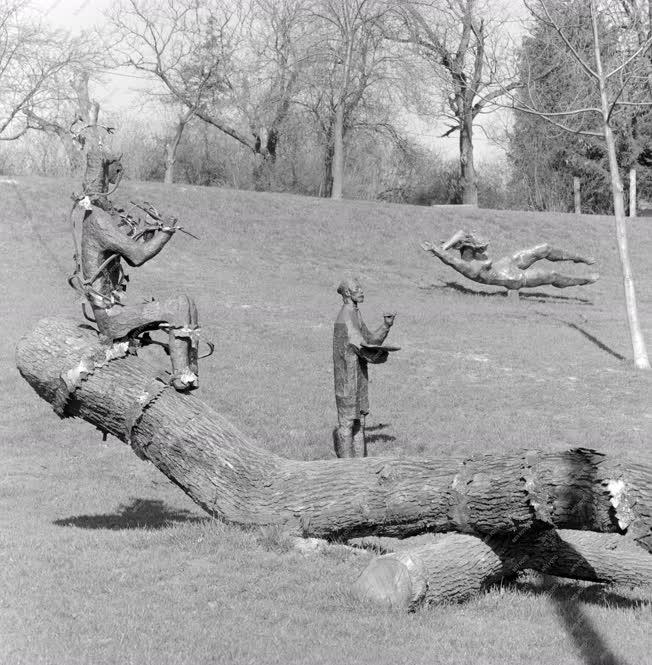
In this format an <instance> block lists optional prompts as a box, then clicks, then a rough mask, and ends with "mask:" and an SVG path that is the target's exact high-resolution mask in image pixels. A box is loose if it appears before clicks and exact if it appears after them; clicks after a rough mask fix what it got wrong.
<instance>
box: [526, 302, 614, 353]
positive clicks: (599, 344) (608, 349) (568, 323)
mask: <svg viewBox="0 0 652 665" xmlns="http://www.w3.org/2000/svg"><path fill="white" fill-rule="evenodd" d="M537 313H538V314H539V316H543V317H546V318H552V319H553V320H554V321H557V322H558V323H561V324H563V325H565V326H568V327H569V328H572V329H573V330H577V332H578V333H580V334H581V335H583V336H584V337H586V339H588V340H589V342H591V343H592V344H595V345H596V346H597V347H598V348H599V349H600V350H601V351H604V352H605V353H608V354H609V355H610V356H613V357H614V358H617V359H618V360H626V358H625V356H622V355H621V354H620V353H618V351H614V350H613V349H612V348H611V347H609V346H607V345H606V344H605V343H604V342H602V341H600V340H599V339H598V338H597V337H596V336H595V335H592V334H591V333H590V332H587V331H586V330H584V328H582V327H580V326H578V325H577V324H576V323H573V322H572V321H565V320H564V319H558V318H556V317H554V316H552V317H551V316H550V314H544V313H543V312H537Z"/></svg>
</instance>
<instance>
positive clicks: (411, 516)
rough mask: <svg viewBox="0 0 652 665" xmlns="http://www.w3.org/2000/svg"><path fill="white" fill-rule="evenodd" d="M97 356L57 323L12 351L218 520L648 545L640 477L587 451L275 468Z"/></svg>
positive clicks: (645, 481) (82, 338)
mask: <svg viewBox="0 0 652 665" xmlns="http://www.w3.org/2000/svg"><path fill="white" fill-rule="evenodd" d="M98 357H100V358H104V357H105V353H104V348H103V347H102V346H101V345H100V344H99V341H98V338H97V335H96V334H95V332H94V331H92V330H89V329H88V327H85V326H80V325H78V324H77V323H76V322H74V321H70V320H66V319H44V320H42V321H41V322H39V324H38V325H37V327H36V328H35V330H34V331H33V332H31V333H30V334H28V335H26V336H25V337H24V338H23V339H22V340H21V341H20V343H19V345H18V348H17V365H18V369H19V370H20V372H21V374H22V375H23V377H24V378H25V379H26V380H27V381H28V382H29V383H30V385H31V386H32V387H33V388H34V389H35V390H36V392H37V393H38V394H39V395H40V396H41V397H43V399H45V400H46V401H48V402H50V403H51V404H54V403H56V404H58V408H60V409H61V408H62V405H61V394H62V391H61V388H62V376H64V377H66V381H67V382H69V383H70V382H71V377H73V378H74V377H76V376H78V375H79V374H80V372H81V376H82V377H84V376H85V373H86V372H89V373H88V375H87V376H86V378H85V379H84V380H82V381H81V384H80V385H79V386H78V387H76V388H75V390H74V393H73V395H72V397H71V399H70V400H69V402H68V404H67V406H66V413H67V414H68V415H72V416H78V417H80V418H83V419H84V420H86V421H88V422H90V423H92V424H93V425H95V426H97V427H98V428H100V429H102V430H104V431H106V432H109V433H111V434H113V435H114V436H116V437H117V438H119V439H121V440H123V441H129V442H130V443H131V445H132V447H133V448H134V450H135V451H136V452H137V453H138V454H139V456H141V457H143V458H144V459H147V460H149V461H151V462H152V463H153V464H154V465H155V466H156V467H157V468H158V469H159V470H160V471H161V472H163V473H164V474H165V475H166V476H167V477H168V478H169V479H170V480H171V481H172V482H174V483H175V484H176V485H178V486H179V487H180V488H181V489H182V490H183V491H184V492H186V493H187V494H188V495H189V496H190V497H191V498H192V499H193V500H194V501H195V502H196V503H197V504H199V505H200V506H201V507H202V508H204V509H205V510H206V511H207V512H208V513H210V514H212V515H216V516H219V517H220V518H222V519H224V520H226V521H229V522H233V523H237V524H240V525H267V524H276V525H280V526H282V527H283V528H284V529H286V530H287V531H288V532H290V533H292V534H295V535H302V536H315V537H321V538H331V539H333V538H347V537H354V536H365V535H371V534H373V535H386V536H395V537H401V538H403V537H407V536H411V535H415V534H418V533H422V532H424V531H436V532H446V531H457V532H462V533H473V534H492V535H497V534H516V533H519V532H523V531H524V530H527V529H529V528H531V527H532V526H533V525H540V524H542V523H543V524H548V525H551V526H555V527H558V528H581V529H590V530H594V531H603V532H621V533H622V532H624V531H628V532H630V533H632V534H633V535H634V536H635V537H637V538H638V539H639V540H640V541H641V543H643V544H645V545H646V546H648V547H649V546H650V544H652V537H651V533H652V531H651V526H650V525H651V524H652V519H651V517H652V509H651V506H652V496H651V495H650V487H651V483H650V480H651V478H652V474H651V471H652V469H651V468H650V467H649V466H645V465H642V464H634V463H629V462H627V463H625V462H622V461H618V460H614V459H611V458H608V457H606V456H605V455H602V454H600V453H597V452H595V451H592V450H587V449H577V450H571V451H565V452H555V453H541V452H536V451H522V452H517V453H515V454H512V455H483V456H477V457H473V458H467V459H462V458H460V459H450V458H444V459H417V458H401V459H386V458H373V457H370V458H364V459H353V460H347V461H346V462H342V461H340V460H324V461H312V462H302V461H294V460H287V459H283V458H280V457H278V456H276V455H272V454H270V453H268V452H266V451H264V450H263V449H261V448H258V447H256V446H255V445H253V444H252V443H250V442H249V441H248V440H247V439H246V438H245V437H244V436H243V435H242V434H241V433H240V432H239V431H238V430H237V429H236V428H235V427H233V425H231V424H230V423H229V422H227V421H226V420H225V419H224V418H223V417H222V416H221V415H219V414H218V413H216V412H215V411H214V410H213V409H211V408H210V407H209V406H207V405H206V404H204V403H203V402H202V401H201V400H200V399H198V397H197V394H196V393H190V394H180V393H177V392H176V391H174V390H173V389H164V390H163V391H162V392H161V391H160V390H157V391H156V392H155V393H154V397H155V398H153V397H152V395H153V393H152V389H151V384H152V377H153V376H154V374H155V373H156V371H157V370H156V369H155V368H153V367H152V366H151V365H149V364H148V363H146V362H145V361H144V360H142V359H141V358H138V357H137V356H133V355H130V356H127V357H125V358H122V359H116V360H112V361H110V362H106V361H103V360H102V359H100V360H99V361H98V360H97V358H98ZM90 359H95V360H90ZM94 366H98V368H97V369H95V370H94V371H93V367H94ZM89 368H90V369H89ZM72 383H73V384H74V381H72ZM226 383H227V379H226V378H225V384H226ZM225 389H226V388H225ZM64 392H65V391H64ZM159 392H160V394H159Z"/></svg>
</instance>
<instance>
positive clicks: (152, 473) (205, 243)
mask: <svg viewBox="0 0 652 665" xmlns="http://www.w3.org/2000/svg"><path fill="white" fill-rule="evenodd" d="M75 189H78V183H76V182H72V181H60V180H59V181H57V180H47V179H36V178H30V179H20V178H19V179H17V180H16V184H15V185H14V184H11V183H10V182H6V181H0V202H1V203H2V207H1V209H0V225H1V229H2V240H1V243H2V244H1V245H0V247H1V248H2V249H1V252H2V262H1V266H2V271H3V285H4V289H3V291H4V293H3V298H2V299H1V300H0V313H1V315H2V320H3V321H4V322H5V323H4V325H5V331H6V333H5V334H7V335H8V338H9V339H8V341H7V343H6V344H4V345H2V347H1V348H0V363H1V367H2V372H1V374H0V381H2V400H3V407H4V408H3V409H2V417H1V418H2V420H1V421H0V422H1V425H0V432H1V433H2V436H1V437H0V462H1V467H0V468H1V469H2V473H0V506H1V510H0V520H1V521H0V538H1V539H2V541H3V543H4V546H3V547H2V548H0V554H1V555H2V557H3V560H2V565H1V566H0V571H1V572H0V579H2V581H3V583H4V587H5V589H8V593H7V594H6V595H5V598H4V600H3V601H2V604H0V634H2V635H3V639H2V640H0V662H2V663H5V662H6V663H12V664H14V663H16V664H21V665H22V664H30V665H31V664H33V663H65V664H67V663H71V664H77V663H79V664H82V663H84V664H90V663H93V664H97V663H121V664H124V663H134V664H136V663H137V664H138V665H141V664H144V663H170V664H172V663H174V664H177V663H193V664H197V663H212V662H214V663H227V662H228V663H310V664H313V663H339V662H342V663H393V664H394V663H433V662H438V663H466V662H473V663H522V662H537V663H595V662H605V663H630V664H632V663H643V662H645V660H646V658H647V656H648V654H647V651H646V640H647V639H648V638H647V632H646V631H647V629H648V627H649V620H650V614H651V613H650V604H649V598H650V593H649V590H641V589H637V590H625V589H603V588H601V587H597V586H586V585H575V584H566V583H563V584H562V585H561V586H560V585H557V584H556V583H555V582H554V581H551V580H550V579H543V578H540V577H527V578H523V579H522V580H520V581H519V583H518V584H516V585H513V586H509V587H507V588H503V589H500V590H496V591H492V592H491V593H489V594H487V595H485V596H483V597H482V598H480V599H478V600H476V601H474V602H472V603H470V604H468V605H464V606H459V607H457V606H455V607H447V608H433V609H431V610H428V611H424V612H419V613H417V614H416V615H413V616H408V617H405V616H400V615H397V614H394V613H384V612H379V611H376V610H370V609H369V608H366V607H362V606H359V605H357V604H355V603H354V602H353V601H352V600H350V599H349V598H348V597H347V595H346V589H347V588H348V585H349V584H350V583H351V582H352V581H353V580H354V579H355V578H356V576H357V575H358V574H359V572H360V571H361V570H362V569H363V568H364V566H365V565H366V562H367V561H368V555H360V556H357V557H356V556H351V555H350V554H347V553H346V552H344V551H339V550H333V552H332V553H330V554H328V555H325V556H321V557H316V558H304V557H302V556H300V555H298V554H295V553H287V552H283V542H282V538H279V539H276V538H274V537H271V536H270V534H269V533H267V534H261V533H258V532H244V531H241V530H239V529H236V528H232V527H227V526H225V525H223V524H220V523H219V522H216V521H210V520H208V521H207V520H205V519H204V518H203V514H202V513H201V512H200V511H199V510H198V509H197V508H196V507H195V506H194V504H192V503H191V502H190V501H189V500H188V499H187V498H186V497H185V496H184V495H183V494H182V493H181V492H180V490H178V489H177V488H175V487H173V486H172V485H171V484H170V483H169V482H168V481H167V480H166V479H165V478H164V477H163V476H162V475H161V474H160V473H159V472H158V471H156V469H154V467H153V466H151V465H148V464H145V463H143V462H141V461H139V460H138V459H137V458H136V456H135V455H134V454H133V453H132V452H131V451H130V450H128V449H127V448H126V446H123V444H121V443H120V442H118V441H116V440H115V439H109V440H108V441H106V442H102V440H101V436H100V435H99V433H98V432H97V431H95V430H94V429H93V428H92V427H90V426H89V425H87V424H86V423H82V422H80V421H59V420H58V419H57V417H56V416H55V415H54V413H53V412H52V411H51V409H50V407H49V405H47V404H46V403H45V402H42V401H40V400H39V399H38V397H37V396H36V394H35V393H33V392H32V391H31V389H30V388H29V386H28V385H27V384H26V383H25V382H24V381H23V380H22V379H21V378H20V377H19V375H18V373H17V371H16V369H15V362H14V357H13V350H14V347H15V343H16V341H17V340H18V339H19V337H20V336H21V335H22V334H24V333H25V332H27V331H28V330H29V329H30V328H31V327H32V326H33V325H34V324H35V323H36V321H37V320H38V319H39V318H41V317H43V316H45V315H52V314H56V313H62V314H65V315H68V316H72V317H79V316H80V307H79V303H78V302H77V301H76V300H75V294H74V292H73V291H72V290H71V289H70V288H69V287H68V286H67V284H66V281H65V277H66V275H67V273H68V272H69V271H70V270H71V266H72V244H71V238H70V232H69V227H68V220H67V217H68V212H69V208H70V205H71V202H70V199H69V194H70V193H71V192H72V191H74V190H75ZM114 198H115V200H116V201H120V202H121V203H127V202H128V201H129V200H143V199H146V200H148V201H151V202H153V203H154V204H155V205H156V206H157V207H158V208H159V209H160V210H162V211H165V212H168V213H171V214H175V215H177V216H178V217H179V218H180V219H181V220H182V223H183V225H184V226H185V227H186V228H188V229H189V230H190V231H192V232H193V233H195V234H196V235H198V236H199V237H200V238H201V240H200V241H196V240H193V239H191V238H189V237H188V236H185V235H183V234H177V236H176V237H175V238H174V239H173V241H172V242H171V243H170V245H168V246H167V247H166V248H165V250H164V251H163V253H162V254H160V255H159V257H157V258H156V259H154V260H153V261H152V262H150V263H149V264H147V265H146V266H144V267H142V268H140V269H132V270H131V276H132V281H131V285H130V289H129V292H130V293H133V294H134V295H136V296H137V295H141V294H142V295H146V296H147V295H155V294H159V295H164V294H168V293H174V292H176V291H179V290H180V291H185V292H186V293H188V294H190V295H192V296H193V297H194V298H195V299H196V301H197V303H198V305H199V311H200V317H201V320H202V324H203V331H204V336H205V337H206V338H208V339H211V340H213V341H214V342H215V344H216V352H215V354H214V355H213V356H212V357H211V358H209V359H207V360H206V361H204V363H203V365H202V366H201V382H202V388H201V391H200V393H201V397H202V399H204V400H205V401H206V402H208V403H209V404H211V405H212V406H214V408H215V409H216V410H218V411H219V412H220V413H222V414H223V415H224V416H226V417H227V418H228V419H230V420H231V421H232V422H234V423H236V424H237V425H238V426H239V428H240V429H241V430H242V431H243V432H244V433H245V434H246V435H247V436H248V437H249V438H251V439H252V440H254V441H256V442H257V443H258V444H259V445H260V446H262V447H265V448H268V449H269V450H271V451H274V452H276V453H279V454H281V455H285V456H288V457H295V458H301V459H324V458H328V457H331V456H332V434H331V433H332V429H333V426H334V425H335V423H336V413H335V405H334V398H333V388H332V367H331V357H330V356H331V335H332V323H333V320H334V317H335V316H336V314H337V312H338V309H339V306H340V298H339V296H338V295H337V293H336V292H335V289H336V286H337V284H338V282H339V281H340V279H341V278H342V277H343V276H345V275H346V274H357V275H359V276H360V277H361V280H362V282H363V285H364V286H365V289H366V293H367V298H366V301H365V303H364V305H363V306H362V312H363V316H364V318H365V320H366V322H367V324H368V325H370V326H372V325H376V324H377V323H379V322H380V318H381V314H382V311H383V310H384V309H392V310H396V311H397V312H398V314H397V317H396V324H395V326H394V329H393V330H392V332H391V335H390V337H389V339H388V342H392V343H396V344H399V345H401V346H402V351H400V352H398V353H397V354H394V355H393V356H392V358H391V359H390V361H389V362H388V363H386V364H385V365H382V366H378V367H372V368H371V370H370V373H371V380H372V383H371V385H370V401H371V416H370V425H371V431H370V436H369V439H370V446H369V447H370V453H371V454H373V455H382V456H386V455H387V456H400V455H422V456H433V457H437V456H444V457H445V456H451V455H466V454H470V453H473V452H478V451H481V452H487V451H492V450H495V451H498V452H503V451H507V450H510V449H515V448H522V447H530V448H541V449H564V448H568V447H572V446H587V447H592V448H597V449H598V450H602V451H605V452H609V453H617V454H623V455H626V456H628V457H631V458H633V459H638V458H645V459H646V460H648V461H649V460H650V459H651V456H650V441H651V439H652V437H651V436H650V434H651V433H652V401H651V399H650V397H651V395H652V373H650V372H640V371H636V370H634V369H633V365H632V362H631V348H630V345H629V338H628V333H627V328H626V324H625V320H624V307H623V304H622V284H621V280H620V276H619V266H618V258H617V250H616V246H615V241H614V233H613V223H612V221H611V220H610V218H607V217H589V216H575V215H543V214H534V213H520V212H503V211H500V212H498V211H490V210H463V209H462V210H460V209H453V208H446V207H444V208H419V207H412V206H398V205H390V204H375V203H368V202H350V201H346V202H331V201H323V200H316V199H309V198H301V197H296V196H289V195H281V194H257V193H251V192H239V191H231V190H221V189H214V188H212V189H207V188H199V187H190V186H175V187H172V188H164V187H163V186H162V185H157V184H149V183H148V184H141V183H125V184H123V185H122V186H121V188H120V190H119V191H118V195H117V196H115V197H114ZM458 228H468V229H473V230H477V231H478V232H480V233H481V234H483V235H484V236H485V237H487V238H489V239H490V240H491V245H490V250H491V254H492V256H495V257H498V256H499V255H502V254H504V253H507V252H512V251H514V250H516V249H520V248H523V247H527V246H529V245H533V244H537V243H540V242H549V243H552V244H555V245H558V246H560V247H563V248H567V249H576V250H578V251H580V250H581V251H584V252H586V253H587V254H591V255H593V256H595V257H596V259H597V269H598V270H599V272H600V274H601V278H600V280H599V281H598V282H597V283H596V284H594V285H591V286H588V287H583V288H573V289H566V290H563V291H559V290H557V289H554V288H552V287H549V288H543V287H542V288H538V289H532V290H530V291H529V292H528V293H522V294H521V297H520V298H506V297H504V295H503V293H501V290H500V289H492V288H489V287H487V288H485V287H481V286H479V285H477V284H475V283H473V282H469V281H468V280H465V279H464V278H463V277H461V276H460V275H458V274H457V273H455V272H454V271H452V270H451V269H449V268H446V267H445V266H444V265H443V264H441V263H440V262H438V261H437V260H436V259H433V258H432V257H430V256H429V255H427V254H426V253H425V252H423V251H422V250H421V249H420V248H419V242H421V241H423V240H434V241H437V240H440V239H444V238H447V237H448V236H449V235H450V234H451V233H452V232H453V231H455V230H457V229H458ZM629 231H630V242H631V245H632V260H633V267H634V274H635V276H636V279H637V286H638V298H639V308H640V315H641V320H642V325H643V328H644V334H645V336H646V339H647V342H648V345H649V347H650V351H651V352H652V286H651V285H652V264H650V261H649V254H650V250H651V249H652V225H651V224H650V221H649V220H645V219H642V220H635V221H633V222H632V223H631V224H630V229H629ZM563 265H564V269H566V266H565V264H563ZM582 269H586V267H585V266H575V265H573V264H570V265H569V266H568V268H567V270H568V271H569V272H580V271H582ZM590 270H593V267H591V268H590ZM152 361H153V362H154V363H160V364H164V363H166V362H167V361H166V359H165V358H164V357H162V356H158V355H156V354H155V353H153V354H152ZM352 491H355V488H352ZM277 540H278V542H276V541H277ZM641 599H644V600H645V602H641ZM533 654H536V657H534V656H533ZM600 654H603V655H604V657H605V659H604V660H603V661H599V660H598V656H599V655H600Z"/></svg>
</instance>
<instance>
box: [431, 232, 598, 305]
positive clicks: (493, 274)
mask: <svg viewBox="0 0 652 665" xmlns="http://www.w3.org/2000/svg"><path fill="white" fill-rule="evenodd" d="M488 246H489V243H488V242H486V241H484V240H482V239H480V238H478V237H477V236H475V235H474V234H472V233H468V232H466V231H462V230H460V231H457V233H455V234H453V236H452V237H451V238H450V239H449V240H447V241H446V242H444V243H441V245H439V246H438V245H436V244H435V243H432V242H424V243H422V245H421V247H422V249H424V250H425V251H426V252H430V253H431V254H433V255H434V256H436V257H437V258H438V259H439V260H440V261H442V262H443V263H445V264H446V265H448V266H450V267H451V268H453V269H455V270H457V272H459V273H460V274H462V275H464V276H465V277H467V278H468V279H471V280H473V281H474V282H479V283H480V284H489V285H491V286H503V287H505V288H506V289H507V290H508V292H509V291H510V290H514V291H518V290H519V289H522V288H524V287H534V286H546V285H549V286H555V287H557V288H558V289H565V288H567V287H569V286H582V285H585V284H593V283H594V282H596V281H597V280H598V278H599V275H598V274H597V273H593V274H590V275H565V274H563V273H560V272H557V271H556V270H551V269H550V268H547V267H541V266H535V265H534V264H535V263H537V262H538V261H541V260H543V259H547V260H548V261H554V262H558V261H572V262H573V263H586V264H587V265H592V264H594V263H595V259H594V258H592V257H585V256H581V255H579V254H575V253H573V252H567V251H565V250H563V249H557V248H555V247H552V246H550V245H548V244H547V243H544V244H541V245H536V246H535V247H530V248H528V249H522V250H521V251H519V252H516V253H514V254H512V255H511V256H504V257H502V258H500V259H497V260H495V261H494V260H493V259H490V258H489V257H488V256H487V253H486V251H487V247H488ZM458 254H459V255H458Z"/></svg>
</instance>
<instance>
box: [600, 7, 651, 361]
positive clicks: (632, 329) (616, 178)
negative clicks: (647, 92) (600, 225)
mask: <svg viewBox="0 0 652 665" xmlns="http://www.w3.org/2000/svg"><path fill="white" fill-rule="evenodd" d="M590 11H591V23H592V27H593V49H594V57H595V67H596V74H597V81H598V88H599V90H600V106H601V109H602V125H603V132H604V140H605V143H606V144H607V154H608V156H609V174H610V176H611V191H612V194H613V201H614V218H615V221H616V242H617V244H618V253H619V255H620V264H621V267H622V272H623V286H624V290H625V309H626V311H627V323H628V326H629V335H630V339H631V341H632V350H633V353H634V365H635V366H636V367H637V369H650V360H649V358H648V355H647V349H646V347H645V340H644V338H643V332H642V330H641V323H640V320H639V317H638V305H637V304H636V290H635V288H634V276H633V274H632V265H631V261H630V260H629V246H628V244H627V227H626V219H625V200H624V196H623V183H622V178H621V177H620V170H619V169H618V157H617V155H616V140H615V138H614V134H613V130H612V129H611V124H610V123H611V109H610V105H609V101H608V99H607V87H606V86H607V78H606V75H605V74H604V72H603V68H602V55H601V53H600V37H599V34H598V20H597V16H596V13H597V9H596V7H595V5H594V3H593V0H592V1H591V4H590Z"/></svg>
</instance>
